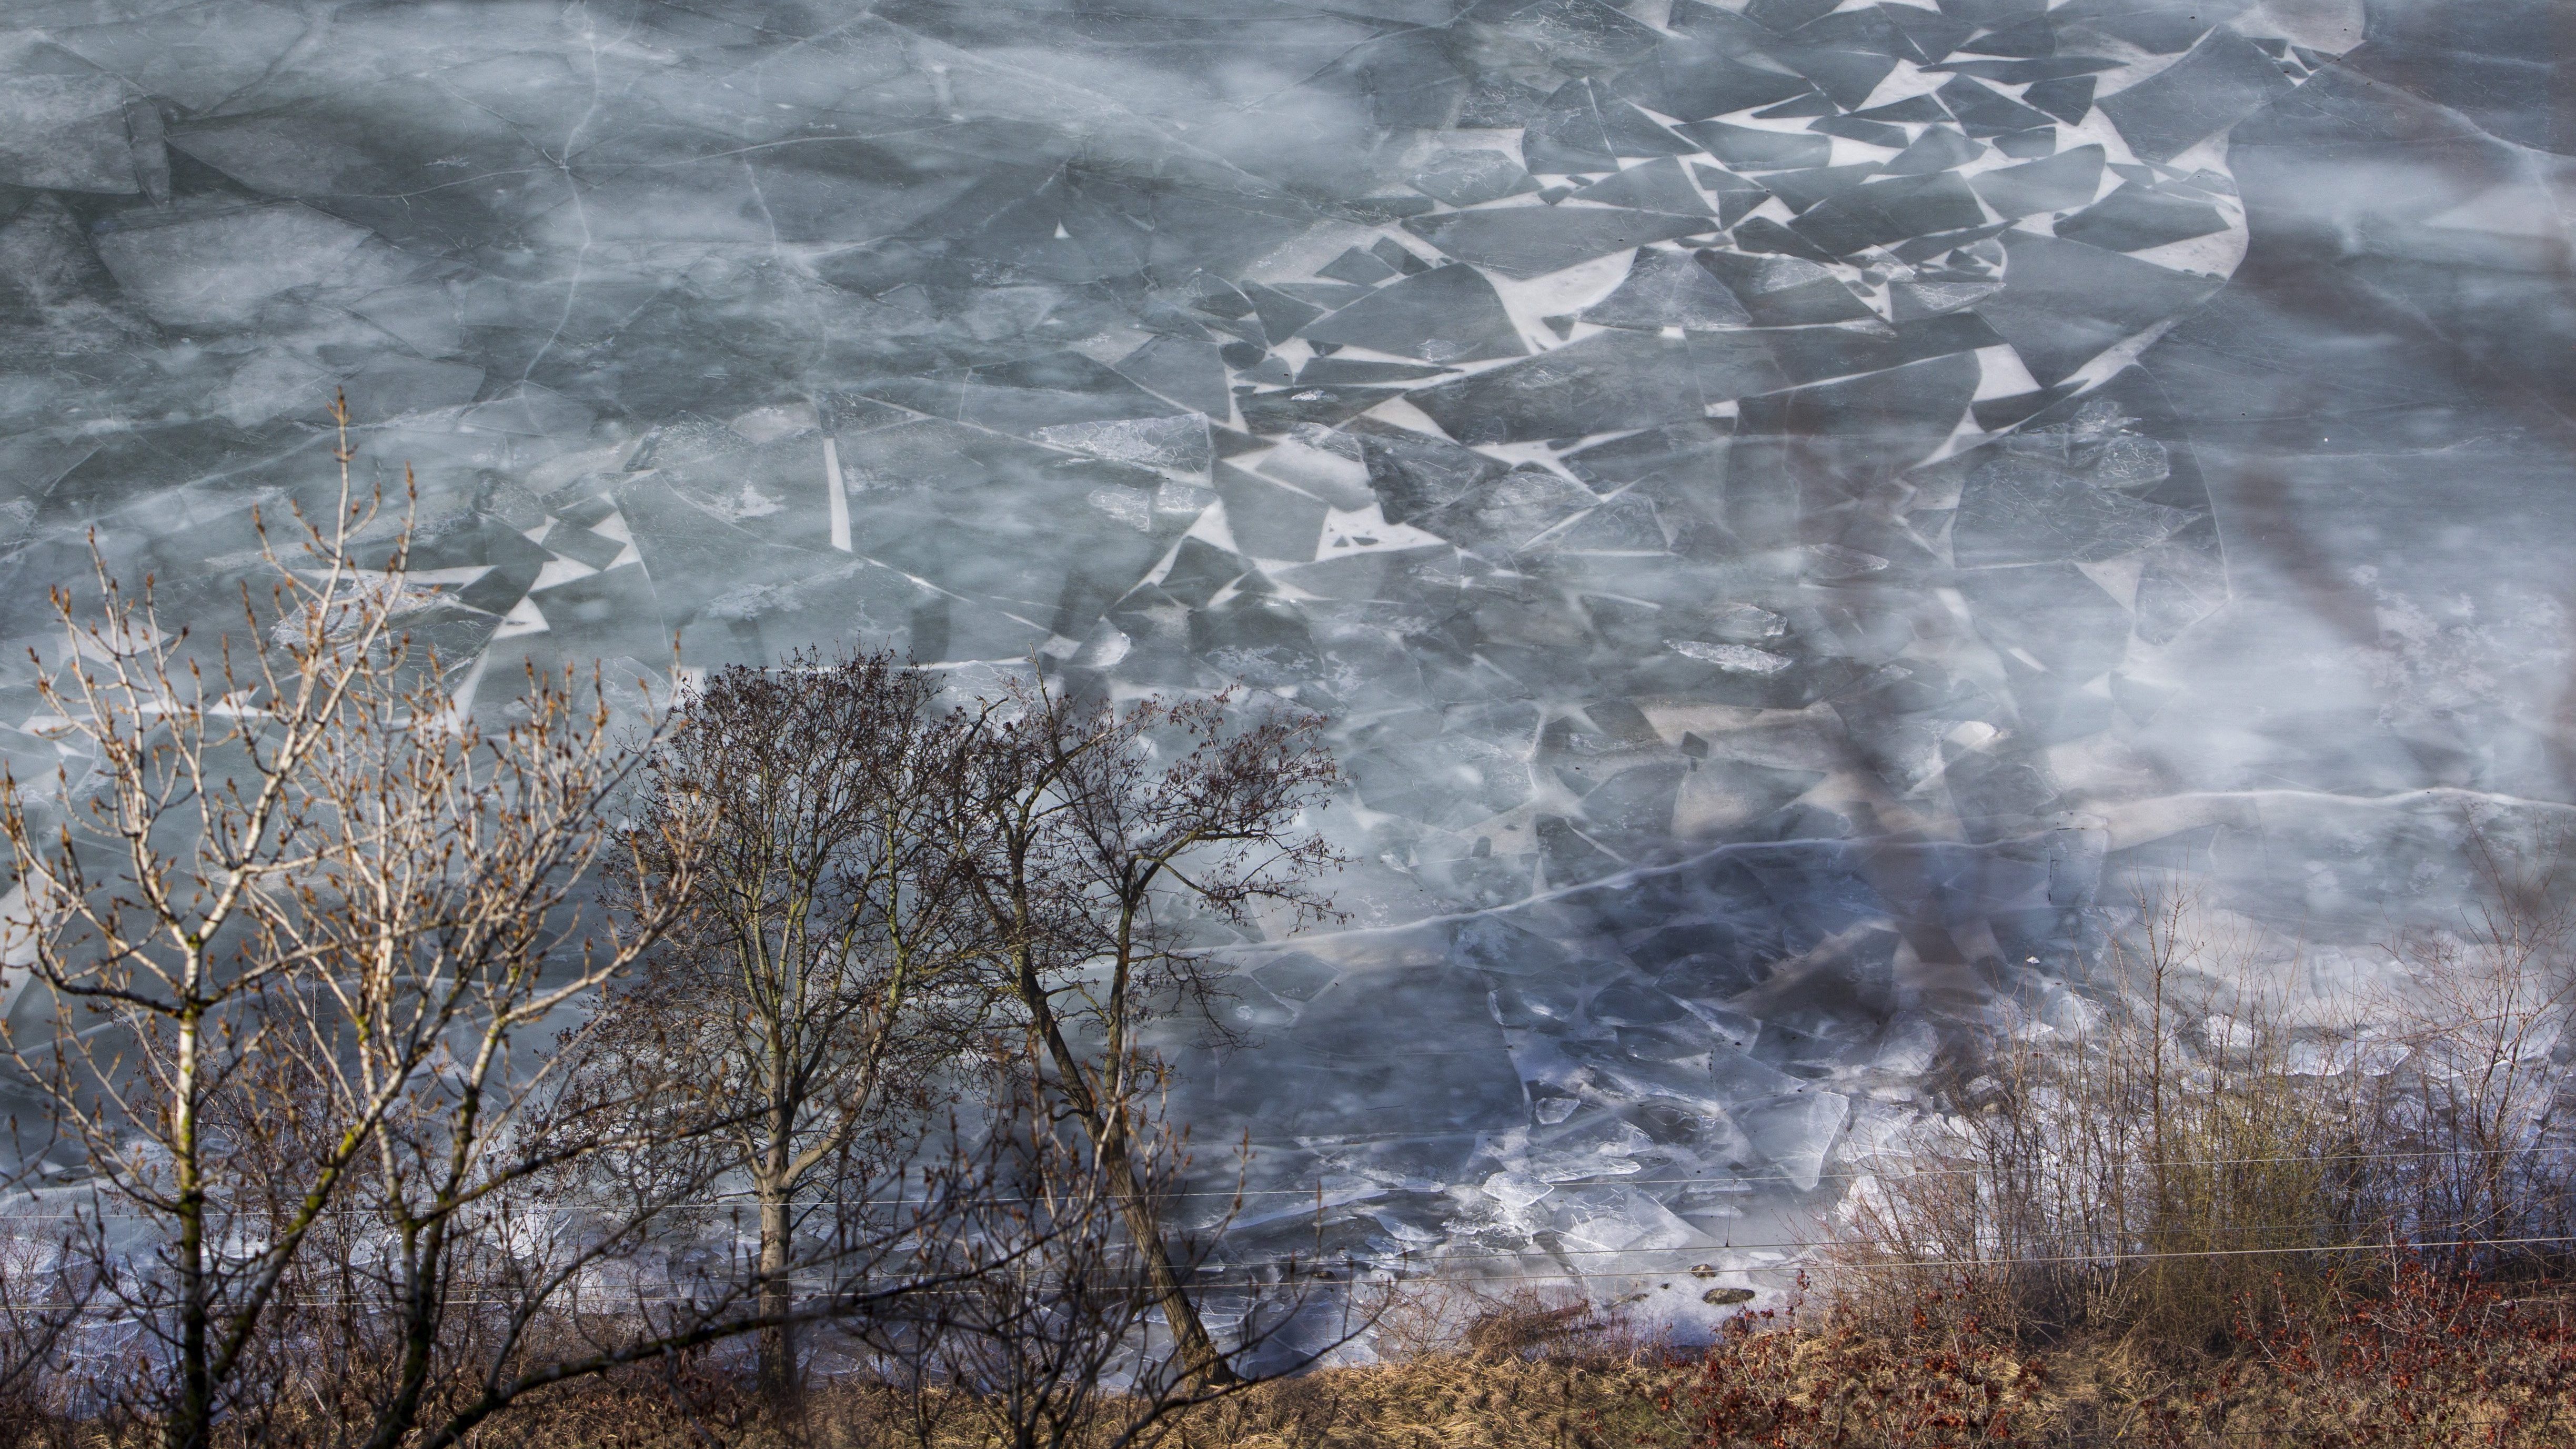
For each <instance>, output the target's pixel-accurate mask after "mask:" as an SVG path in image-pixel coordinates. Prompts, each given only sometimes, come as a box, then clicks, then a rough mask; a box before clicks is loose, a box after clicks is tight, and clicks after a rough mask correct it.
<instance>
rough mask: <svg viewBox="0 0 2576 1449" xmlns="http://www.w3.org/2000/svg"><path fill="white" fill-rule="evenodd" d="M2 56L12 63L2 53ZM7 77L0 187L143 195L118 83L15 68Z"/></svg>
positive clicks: (1, 112) (0, 93)
mask: <svg viewBox="0 0 2576 1449" xmlns="http://www.w3.org/2000/svg"><path fill="white" fill-rule="evenodd" d="M39 33H41V32H39ZM0 57H6V58H7V59H10V60H12V61H15V60H16V59H17V58H16V57H15V56H9V55H7V52H5V51H0ZM72 63H73V64H75V65H77V64H78V62H72ZM11 72H12V73H11V74H10V76H9V83H8V84H7V85H5V86H0V181H5V182H8V183H9V184H10V185H13V186H28V187H36V188H39V189H44V190H53V191H89V192H104V193H107V194H110V195H123V196H131V195H133V194H134V193H135V192H137V191H140V190H142V189H143V186H142V183H141V181H139V180H138V179H137V178H136V176H135V170H134V161H135V157H134V150H133V147H132V146H131V145H130V144H129V143H128V139H127V133H126V124H125V99H126V96H127V94H128V92H127V89H126V85H125V83H124V82H123V81H120V80H118V79H117V78H116V77H114V76H112V75H98V74H90V75H30V74H28V73H27V72H26V71H25V70H23V69H21V68H19V66H18V65H15V64H13V65H12V66H11Z"/></svg>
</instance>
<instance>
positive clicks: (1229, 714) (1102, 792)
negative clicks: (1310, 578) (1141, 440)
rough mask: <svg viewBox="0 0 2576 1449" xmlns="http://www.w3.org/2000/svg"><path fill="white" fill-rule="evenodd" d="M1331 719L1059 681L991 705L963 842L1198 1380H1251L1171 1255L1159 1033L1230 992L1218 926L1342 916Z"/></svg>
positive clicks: (1021, 1012)
mask: <svg viewBox="0 0 2576 1449" xmlns="http://www.w3.org/2000/svg"><path fill="white" fill-rule="evenodd" d="M1320 724H1321V721H1320V720H1318V719H1317V718H1315V717H1313V716H1310V715H1305V714H1301V713H1298V712H1295V711H1290V710H1286V709H1273V710H1267V711H1250V712H1247V711H1244V710H1243V709H1242V708H1241V707H1240V705H1239V704H1238V702H1237V701H1236V700H1235V699H1234V698H1233V697H1232V696H1219V697H1217V698H1214V699H1208V700H1197V701H1188V702H1183V703H1179V704H1165V703H1162V702H1160V701H1147V702H1145V703H1142V704H1138V705H1135V706H1132V707H1129V708H1127V709H1123V710H1122V709H1117V708H1114V707H1112V706H1110V705H1108V704H1106V703H1088V702H1083V701H1080V700H1077V699H1074V698H1071V697H1068V696H1066V695H1063V694H1060V693H1057V692H1053V691H1051V690H1049V689H1048V688H1047V687H1046V686H1045V685H1044V684H1043V683H1041V682H1035V681H1031V682H1025V683H1022V684H1019V685H1016V686H1014V687H1013V688H1012V689H1011V690H1010V691H1009V692H1008V693H1007V694H1006V696H1005V697H1004V698H1002V699H1000V700H998V701H993V702H991V703H989V704H988V705H987V706H986V707H985V713H984V716H983V718H982V720H981V722H980V728H979V731H978V734H977V745H976V748H975V750H974V751H973V754H972V756H971V763H970V766H969V774H968V777H967V789H966V790H965V792H964V794H963V796H962V797H961V799H960V801H959V805H960V809H959V811H958V813H957V814H956V815H955V817H954V823H953V825H952V827H951V839H952V840H953V842H954V844H955V850H956V858H957V859H958V860H959V861H960V862H961V863H962V865H963V867H964V870H965V879H966V882H967V886H968V889H969V890H970V891H971V893H972V896H973V899H974V900H975V902H976V905H977V907H978V909H979V912H980V918H981V921H982V924H983V928H984V930H985V932H986V935H987V939H988V940H989V942H990V945H989V947H988V948H987V949H988V951H989V960H990V964H991V966H992V968H993V973H994V985H995V991H996V995H997V996H998V997H999V998H1000V999H1002V1000H1003V1001H1005V1002H1007V1003H1008V1004H1009V1005H1010V1006H1011V1007H1012V1008H1013V1010H1014V1013H1015V1015H1016V1017H1017V1022H1016V1024H1017V1025H1018V1026H1019V1027H1020V1028H1021V1029H1022V1030H1024V1031H1025V1033H1026V1034H1027V1036H1028V1038H1029V1039H1030V1040H1031V1042H1032V1043H1033V1044H1034V1048H1035V1050H1034V1058H1033V1060H1034V1063H1035V1065H1036V1066H1037V1068H1038V1072H1039V1075H1038V1083H1039V1088H1040V1090H1041V1091H1042V1092H1043V1093H1044V1095H1045V1099H1046V1100H1048V1101H1050V1102H1052V1103H1054V1104H1055V1105H1056V1106H1057V1108H1058V1109H1060V1110H1061V1111H1062V1112H1064V1113H1065V1114H1066V1115H1067V1116H1068V1118H1070V1119H1071V1120H1072V1121H1073V1122H1074V1123H1076V1124H1077V1125H1078V1126H1079V1128H1080V1130H1081V1132H1082V1133H1083V1135H1084V1136H1085V1138H1086V1139H1087V1148H1086V1151H1087V1153H1088V1154H1089V1160H1090V1162H1091V1163H1092V1164H1093V1166H1094V1167H1095V1168H1096V1172H1097V1177H1096V1178H1094V1179H1089V1180H1091V1181H1096V1183H1097V1185H1098V1186H1099V1187H1100V1188H1101V1189H1102V1190H1104V1191H1105V1192H1106V1193H1107V1194H1108V1201H1109V1203H1110V1205H1111V1206H1113V1207H1114V1208H1115V1209H1116V1211H1117V1214H1118V1216H1119V1218H1120V1220H1121V1221H1122V1222H1123V1223H1124V1224H1125V1227H1126V1230H1127V1232H1128V1234H1129V1237H1130V1239H1131V1240H1132V1251H1134V1252H1135V1253H1137V1254H1138V1255H1139V1256H1138V1263H1137V1267H1138V1270H1139V1271H1140V1272H1142V1273H1143V1274H1144V1275H1145V1277H1146V1279H1147V1281H1148V1282H1150V1284H1151V1285H1152V1287H1153V1291H1154V1294H1155V1298H1156V1301H1157V1303H1158V1305H1159V1308H1160V1311H1161V1312H1162V1314H1163V1316H1164V1319H1165V1321H1166V1323H1167V1324H1168V1325H1169V1328H1170V1330H1171V1333H1172V1334H1173V1336H1174V1338H1175V1339H1176V1341H1177V1342H1178V1343H1179V1345H1180V1348H1181V1354H1182V1358H1183V1360H1184V1362H1185V1363H1186V1364H1187V1365H1188V1367H1189V1370H1190V1372H1191V1373H1193V1374H1196V1375H1198V1376H1200V1377H1202V1378H1205V1379H1207V1380H1208V1381H1210V1382H1212V1383H1217V1384H1223V1383H1226V1382H1228V1381H1230V1380H1231V1379H1232V1378H1233V1377H1234V1376H1235V1372H1236V1371H1235V1369H1234V1368H1233V1367H1232V1366H1231V1364H1230V1363H1229V1361H1228V1356H1227V1354H1226V1353H1225V1352H1223V1351H1222V1350H1221V1349H1220V1348H1219V1347H1218V1346H1217V1344H1216V1342H1215V1340H1214V1338H1213V1337H1212V1336H1211V1335H1210V1334H1209V1333H1208V1331H1207V1328H1206V1326H1205V1324H1204V1323H1203V1322H1202V1321H1201V1315H1200V1313H1199V1310H1198V1308H1197V1306H1196V1305H1195V1304H1194V1302H1193V1301H1192V1298H1191V1295H1190V1292H1189V1290H1188V1286H1187V1282H1186V1278H1185V1275H1184V1273H1183V1272H1182V1269H1181V1267H1180V1266H1179V1264H1178V1263H1177V1262H1176V1261H1175V1260H1174V1258H1173V1255H1172V1251H1171V1249H1170V1247H1169V1246H1168V1245H1167V1244H1166V1243H1165V1238H1166V1230H1165V1227H1164V1224H1163V1222H1162V1220H1161V1214H1160V1212H1159V1211H1158V1209H1157V1206H1156V1203H1155V1193H1154V1190H1153V1188H1152V1185H1151V1182H1150V1178H1151V1176H1152V1169H1151V1167H1150V1165H1149V1164H1148V1163H1146V1162H1145V1161H1144V1160H1142V1158H1141V1157H1140V1149H1139V1148H1138V1146H1137V1145H1136V1140H1135V1139H1136V1133H1137V1131H1138V1128H1139V1125H1140V1123H1139V1108H1140V1104H1141V1103H1143V1102H1144V1101H1146V1100H1148V1099H1149V1097H1150V1096H1151V1094H1152V1093H1153V1092H1154V1090H1155V1088H1156V1085H1157V1083H1158V1080H1159V1068H1158V1066H1157V1064H1156V1063H1155V1061H1154V1059H1153V1058H1152V1056H1151V1054H1150V1053H1149V1052H1147V1051H1146V1050H1145V1048H1144V1046H1143V1044H1142V1042H1141V1040H1140V1035H1139V1033H1140V1030H1141V1028H1142V1027H1143V1026H1144V1025H1145V1023H1146V1022H1148V1021H1149V1020H1150V1019H1151V1018H1152V1017H1153V1016H1155V1015H1156V1014H1158V1013H1165V1012H1171V1011H1178V1010H1188V1011H1194V1012H1197V1013H1198V1014H1199V1015H1200V1016H1201V1017H1202V1019H1203V1021H1204V1022H1205V1024H1206V1025H1207V1026H1208V1028H1209V1029H1211V1030H1214V1029H1215V1023H1214V1018H1213V1017H1209V1016H1207V1014H1206V1011H1205V1008H1206V1004H1207V1002H1208V1001H1209V999H1210V998H1211V996H1212V994H1213V993H1214V992H1215V991H1216V989H1217V987H1216V984H1215V983H1216V977H1217V975H1218V974H1219V973H1218V972H1217V971H1216V970H1215V969H1213V967H1212V964H1211V962H1210V960H1209V957H1208V954H1207V951H1206V949H1205V947H1206V945H1207V944H1208V937H1207V933H1206V932H1205V930H1204V929H1203V928H1204V927H1205V926H1206V925H1208V924H1209V923H1214V924H1217V925H1220V926H1230V927H1245V926H1256V925H1257V924H1259V922H1260V920H1261V918H1262V917H1263V916H1265V915H1269V916H1272V917H1275V918H1276V919H1275V920H1274V921H1273V922H1272V924H1274V925H1286V924H1290V923H1293V922H1294V921H1296V920H1298V919H1301V918H1312V917H1314V916H1316V915H1318V914H1322V913H1326V912H1328V911H1329V910H1330V903H1329V901H1328V900H1326V899H1325V898H1324V897H1323V896H1321V895H1320V894H1318V893H1317V892H1316V891H1314V890H1313V889H1312V885H1311V883H1312V882H1313V881H1314V879H1315V878H1316V877H1317V876H1319V875H1321V874H1322V873H1323V872H1325V871H1327V870H1329V869H1331V868H1332V867H1334V866H1335V865H1337V864H1338V863H1339V862H1338V857H1336V856H1335V855H1334V854H1333V852H1332V850H1331V849H1330V847H1328V846H1327V845H1326V844H1325V843H1324V842H1323V840H1322V839H1321V838H1320V837H1318V836H1316V835H1314V834H1313V833H1311V832H1309V831H1307V830H1305V829H1304V816H1305V813H1306V812H1307V811H1309V810H1314V809H1320V808H1321V807H1322V804H1323V791H1324V790H1325V789H1326V788H1327V787H1328V786H1330V785H1331V784H1332V783H1333V782H1334V781H1335V780H1336V779H1338V778H1339V775H1338V771H1337V770H1336V768H1335V766H1334V764H1333V762H1332V759H1331V757H1330V756H1329V755H1327V754H1326V753H1325V752H1324V751H1323V749H1322V747H1321V746H1320V744H1319V743H1318V740H1317V730H1318V728H1319V726H1320Z"/></svg>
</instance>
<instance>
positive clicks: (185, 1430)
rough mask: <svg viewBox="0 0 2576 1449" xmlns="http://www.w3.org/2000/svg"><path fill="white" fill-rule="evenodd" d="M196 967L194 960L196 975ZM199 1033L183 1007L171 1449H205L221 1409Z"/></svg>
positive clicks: (173, 1142)
mask: <svg viewBox="0 0 2576 1449" xmlns="http://www.w3.org/2000/svg"><path fill="white" fill-rule="evenodd" d="M193 967H194V963H191V968H192V970H191V974H192V976H193V974H194V971H193ZM198 1032H199V1024H198V1019H197V1013H196V1012H195V1011H194V1010H188V1011H183V1012H182V1013H181V1014H180V1017H179V1053H178V1055H179V1063H178V1072H177V1076H178V1080H177V1082H175V1083H174V1084H173V1087H172V1096H173V1098H174V1100H173V1102H172V1104H171V1118H172V1120H171V1130H170V1148H171V1153H170V1156H171V1159H172V1161H171V1166H172V1169H173V1175H174V1183H173V1185H174V1186H176V1187H177V1188H178V1190H179V1191H178V1199H179V1213H178V1216H179V1243H178V1254H177V1256H178V1260H179V1261H178V1265H177V1266H178V1269H179V1364H178V1368H179V1402H178V1403H177V1404H176V1405H175V1406H173V1409H172V1412H171V1414H170V1417H169V1419H168V1421H167V1422H166V1423H165V1424H164V1425H163V1426H162V1441H163V1442H164V1443H166V1444H167V1445H169V1446H170V1449H200V1446H202V1445H204V1444H205V1442H206V1437H207V1431H208V1430H209V1429H210V1428H211V1427H212V1421H213V1418H214V1410H215V1390H214V1379H213V1374H212V1372H211V1365H210V1364H209V1363H208V1361H207V1359H208V1355H209V1353H210V1352H211V1350H212V1345H211V1344H210V1343H209V1342H208V1332H207V1329H208V1324H207V1320H208V1318H210V1317H211V1316H212V1315H213V1312H214V1304H213V1303H212V1302H211V1301H210V1300H211V1297H212V1294H211V1291H210V1290H211V1285H209V1284H208V1282H207V1281H206V1190H205V1182H204V1179H203V1178H202V1177H200V1176H199V1173H198V1167H199V1164H198V1161H197V1050H198Z"/></svg>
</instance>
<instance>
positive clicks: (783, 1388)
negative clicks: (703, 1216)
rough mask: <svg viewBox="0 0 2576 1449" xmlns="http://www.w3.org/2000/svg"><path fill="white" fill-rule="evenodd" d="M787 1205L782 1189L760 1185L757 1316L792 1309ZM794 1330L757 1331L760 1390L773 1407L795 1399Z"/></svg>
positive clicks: (777, 1326)
mask: <svg viewBox="0 0 2576 1449" xmlns="http://www.w3.org/2000/svg"><path fill="white" fill-rule="evenodd" d="M790 1231H791V1229H790V1227H789V1222H788V1204H787V1194H786V1192H785V1191H783V1190H781V1189H778V1188H776V1187H773V1186H772V1185H771V1184H769V1183H766V1182H764V1183H762V1184H761V1185H760V1316H761V1317H763V1318H767V1319H772V1320H777V1319H783V1318H785V1317H786V1316H787V1315H788V1313H790V1312H791V1311H793V1310H794V1308H795V1284H794V1283H793V1282H792V1281H790V1275H789V1273H788V1266H787V1257H788V1237H789V1233H790ZM797 1387H798V1384H797V1373H796V1329H795V1327H794V1325H792V1324H788V1323H783V1322H781V1323H774V1324H773V1326H771V1327H769V1328H765V1329H762V1330H761V1334H760V1391H761V1394H762V1396H763V1397H765V1398H767V1399H768V1401H769V1402H770V1404H771V1405H772V1406H773V1407H776V1408H782V1409H783V1408H791V1407H793V1406H794V1404H795V1403H796V1399H797Z"/></svg>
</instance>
